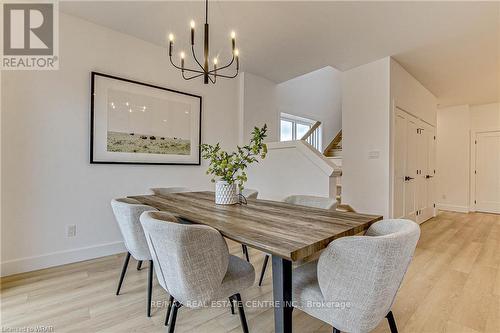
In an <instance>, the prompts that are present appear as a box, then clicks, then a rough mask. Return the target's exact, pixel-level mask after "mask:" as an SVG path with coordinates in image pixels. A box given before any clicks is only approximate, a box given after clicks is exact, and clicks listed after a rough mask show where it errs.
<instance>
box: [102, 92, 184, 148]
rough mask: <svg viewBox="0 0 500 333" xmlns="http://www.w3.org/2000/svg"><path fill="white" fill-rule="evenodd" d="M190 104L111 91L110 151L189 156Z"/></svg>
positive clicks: (109, 101) (109, 94) (109, 93)
mask: <svg viewBox="0 0 500 333" xmlns="http://www.w3.org/2000/svg"><path fill="white" fill-rule="evenodd" d="M190 124H191V105H189V104H187V103H182V102H176V101H170V100H168V99H161V98H153V97H149V96H143V95H138V94H131V93H127V92H125V91H119V90H114V89H110V90H109V91H108V142H107V149H108V151H110V152H125V153H146V154H173V155H189V153H190V152H191V141H190V140H191V133H190V130H191V128H190Z"/></svg>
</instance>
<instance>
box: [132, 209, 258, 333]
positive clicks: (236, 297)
mask: <svg viewBox="0 0 500 333" xmlns="http://www.w3.org/2000/svg"><path fill="white" fill-rule="evenodd" d="M140 219H141V224H142V226H143V229H144V232H145V234H146V239H147V242H148V246H149V249H150V251H151V254H152V256H153V261H154V263H155V267H156V269H155V271H156V277H157V279H158V281H159V283H160V285H161V286H162V287H163V288H164V289H165V290H166V291H167V292H168V293H169V294H170V296H171V297H170V305H169V309H168V311H167V319H166V320H168V319H169V317H170V320H169V326H170V327H169V333H173V332H174V329H175V321H176V318H177V310H178V309H179V308H180V307H181V306H186V307H189V308H200V307H203V306H206V305H209V304H210V302H212V301H220V300H224V299H227V298H229V299H230V302H231V304H232V303H233V301H234V302H236V304H237V306H238V310H239V314H240V319H241V325H242V328H243V331H244V332H248V326H247V323H246V319H245V312H244V310H243V304H242V302H241V296H240V294H239V293H240V291H242V290H245V289H247V288H249V287H251V286H252V284H253V282H254V279H255V271H254V269H253V266H252V265H251V264H249V263H248V262H246V261H244V260H243V259H240V258H238V257H235V256H232V255H229V251H228V248H227V244H226V242H225V241H224V238H223V237H222V235H221V234H220V233H219V232H218V231H217V230H215V229H213V228H211V227H209V226H205V225H199V224H189V223H185V222H183V221H180V220H177V219H176V218H175V217H174V216H173V215H171V214H169V213H165V212H145V213H143V214H142V215H141V218H140Z"/></svg>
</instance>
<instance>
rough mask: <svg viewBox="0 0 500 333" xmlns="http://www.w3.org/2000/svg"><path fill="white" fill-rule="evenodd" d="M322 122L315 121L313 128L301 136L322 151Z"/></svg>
mask: <svg viewBox="0 0 500 333" xmlns="http://www.w3.org/2000/svg"><path fill="white" fill-rule="evenodd" d="M320 125H321V122H320V121H317V122H315V123H314V124H313V125H312V126H311V128H310V129H309V130H308V131H307V132H306V134H304V135H303V136H302V138H300V140H303V141H306V142H307V143H308V144H310V145H311V146H313V147H314V148H316V149H317V150H318V151H321V130H320V128H319V127H320Z"/></svg>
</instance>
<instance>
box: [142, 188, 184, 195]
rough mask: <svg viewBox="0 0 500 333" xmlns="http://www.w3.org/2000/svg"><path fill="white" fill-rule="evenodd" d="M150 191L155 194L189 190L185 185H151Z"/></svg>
mask: <svg viewBox="0 0 500 333" xmlns="http://www.w3.org/2000/svg"><path fill="white" fill-rule="evenodd" d="M151 191H152V192H153V193H154V194H156V195H165V194H169V193H179V192H189V191H190V189H188V188H187V187H153V188H151Z"/></svg>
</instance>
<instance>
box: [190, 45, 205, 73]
mask: <svg viewBox="0 0 500 333" xmlns="http://www.w3.org/2000/svg"><path fill="white" fill-rule="evenodd" d="M191 51H192V53H193V58H194V60H195V61H196V63H197V64H198V66H200V68H201V69H202V70H203V71H204V70H205V69H204V68H203V66H202V65H201V64H200V62H199V61H198V58H196V53H195V52H194V45H191Z"/></svg>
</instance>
